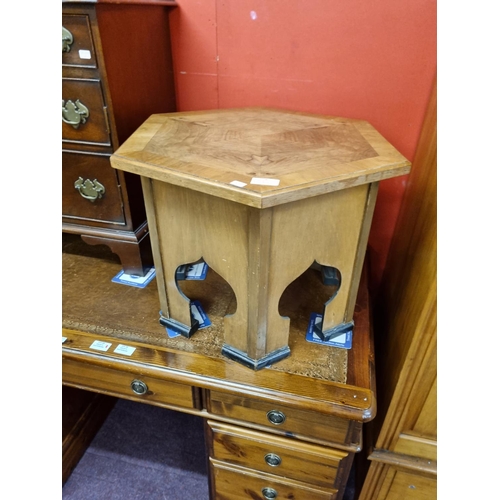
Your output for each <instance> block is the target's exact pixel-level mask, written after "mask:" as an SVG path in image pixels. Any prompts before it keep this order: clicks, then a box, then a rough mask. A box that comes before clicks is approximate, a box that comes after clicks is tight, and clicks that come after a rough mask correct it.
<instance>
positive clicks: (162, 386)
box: [62, 359, 195, 408]
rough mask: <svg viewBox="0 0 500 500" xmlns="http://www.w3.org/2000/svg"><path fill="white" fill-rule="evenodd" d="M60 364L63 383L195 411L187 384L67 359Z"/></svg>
mask: <svg viewBox="0 0 500 500" xmlns="http://www.w3.org/2000/svg"><path fill="white" fill-rule="evenodd" d="M62 365H63V370H62V371H63V383H66V384H70V385H74V386H76V387H79V388H82V389H86V388H87V389H90V390H92V391H95V392H101V393H103V394H108V395H111V396H117V397H124V398H127V399H132V400H135V401H142V402H145V403H154V404H156V405H158V406H167V407H182V408H195V404H194V397H193V388H192V387H191V386H189V385H184V384H179V383H177V382H168V381H165V380H159V379H155V378H153V377H147V376H142V375H140V374H132V373H129V372H126V371H120V370H117V369H114V368H105V367H102V366H95V365H90V364H87V363H79V362H77V361H74V360H68V359H63V363H62ZM134 381H135V383H134ZM141 391H145V392H144V393H140V392H141Z"/></svg>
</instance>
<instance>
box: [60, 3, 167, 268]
mask: <svg viewBox="0 0 500 500" xmlns="http://www.w3.org/2000/svg"><path fill="white" fill-rule="evenodd" d="M175 5H176V4H175V2H173V1H161V0H160V1H158V0H154V1H153V0H142V1H141V0H136V1H131V0H123V1H121V2H120V3H117V2H113V1H111V0H109V1H108V0H87V1H71V0H69V1H68V0H66V1H63V2H62V191H63V196H62V228H63V232H67V233H75V234H79V235H81V236H82V239H83V240H84V241H85V242H86V243H89V244H104V245H107V246H108V247H109V248H110V249H111V250H112V251H113V252H114V253H116V254H117V255H118V256H119V258H120V261H121V263H122V266H123V269H124V271H125V272H126V273H128V274H136V275H141V276H142V275H144V271H145V269H146V268H147V267H149V266H151V265H152V264H153V262H152V257H151V246H150V241H149V231H148V224H147V220H146V213H145V209H144V200H143V195H142V189H141V184H140V179H139V178H138V177H137V176H135V175H133V174H124V173H122V172H117V171H115V170H113V169H112V168H111V166H110V162H109V157H110V155H111V154H112V153H113V152H114V151H115V150H116V149H117V148H118V146H119V144H121V143H122V142H123V141H124V140H125V139H126V138H127V137H128V136H129V135H130V134H131V133H132V132H133V131H134V130H135V129H136V128H137V127H138V126H139V125H140V124H141V123H142V122H143V121H144V120H145V119H146V118H147V117H148V116H150V115H151V114H153V113H158V112H170V111H174V110H175V92H174V81H173V71H172V56H171V49H170V30H169V18H168V15H169V10H170V9H171V8H172V7H173V6H175Z"/></svg>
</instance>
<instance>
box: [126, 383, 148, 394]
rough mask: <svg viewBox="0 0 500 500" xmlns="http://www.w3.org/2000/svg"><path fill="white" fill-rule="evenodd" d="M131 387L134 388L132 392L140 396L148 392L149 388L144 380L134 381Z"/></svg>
mask: <svg viewBox="0 0 500 500" xmlns="http://www.w3.org/2000/svg"><path fill="white" fill-rule="evenodd" d="M130 387H132V391H134V393H135V394H138V395H139V396H142V395H143V394H146V392H148V386H147V385H146V384H145V383H144V382H143V381H142V380H132V383H131V384H130Z"/></svg>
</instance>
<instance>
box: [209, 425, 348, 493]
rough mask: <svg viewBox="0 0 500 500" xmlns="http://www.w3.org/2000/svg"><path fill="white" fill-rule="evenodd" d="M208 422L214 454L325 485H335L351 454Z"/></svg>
mask: <svg viewBox="0 0 500 500" xmlns="http://www.w3.org/2000/svg"><path fill="white" fill-rule="evenodd" d="M207 426H208V428H209V436H210V438H211V439H210V441H211V443H210V447H211V451H212V453H211V454H212V457H213V458H215V459H217V460H221V461H224V462H226V463H231V464H234V465H239V466H242V467H247V468H250V469H255V470H258V471H261V472H267V473H269V474H275V475H277V476H283V477H286V478H289V479H295V480H297V481H303V482H306V483H309V484H314V485H317V486H322V487H325V488H332V487H333V486H334V483H335V478H336V477H337V472H338V470H339V468H340V466H341V463H342V461H343V460H344V459H347V458H348V457H349V454H348V453H347V452H345V451H341V450H335V449H332V448H327V447H323V446H318V445H314V444H309V443H304V442H299V441H296V440H292V439H290V438H283V437H279V436H274V435H272V434H269V433H264V432H256V431H252V430H248V429H244V428H242V427H235V426H231V425H227V424H221V423H219V422H213V421H210V420H209V421H208V422H207ZM346 461H348V460H346Z"/></svg>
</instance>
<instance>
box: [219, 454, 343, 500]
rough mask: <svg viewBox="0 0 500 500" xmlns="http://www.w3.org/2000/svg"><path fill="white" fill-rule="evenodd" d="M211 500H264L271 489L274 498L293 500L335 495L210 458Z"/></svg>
mask: <svg viewBox="0 0 500 500" xmlns="http://www.w3.org/2000/svg"><path fill="white" fill-rule="evenodd" d="M209 463H210V472H211V474H212V478H213V482H214V489H215V491H216V493H215V496H214V498H216V499H220V500H225V499H231V500H254V499H258V498H259V499H260V498H264V496H263V495H262V489H263V488H272V489H273V490H275V491H276V492H277V493H278V496H277V498H280V497H281V498H290V499H291V498H293V499H294V500H335V499H336V498H337V491H336V490H334V489H326V488H320V487H319V486H314V485H310V484H308V483H304V482H301V481H295V480H293V479H288V478H283V477H280V476H276V475H272V474H266V473H263V472H257V471H254V470H252V469H247V468H245V467H239V466H237V465H228V464H226V463H224V462H221V461H218V460H215V459H213V458H211V459H210V460H209Z"/></svg>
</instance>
